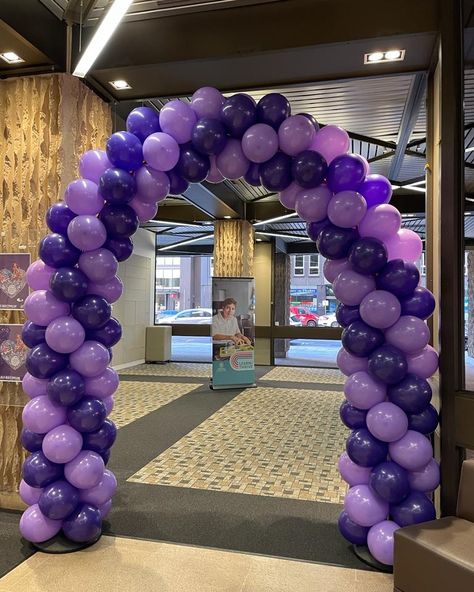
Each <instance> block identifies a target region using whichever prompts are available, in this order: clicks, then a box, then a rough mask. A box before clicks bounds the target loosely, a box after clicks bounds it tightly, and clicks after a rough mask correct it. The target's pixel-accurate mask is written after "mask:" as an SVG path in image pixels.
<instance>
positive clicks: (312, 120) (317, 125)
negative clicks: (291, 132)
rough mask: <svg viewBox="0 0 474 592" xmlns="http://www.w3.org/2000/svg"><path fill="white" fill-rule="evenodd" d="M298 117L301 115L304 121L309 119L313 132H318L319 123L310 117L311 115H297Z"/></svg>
mask: <svg viewBox="0 0 474 592" xmlns="http://www.w3.org/2000/svg"><path fill="white" fill-rule="evenodd" d="M298 115H302V116H303V117H306V119H309V120H310V121H311V123H312V124H313V127H314V131H316V132H319V123H318V122H317V121H316V119H315V118H314V117H313V116H312V115H311V113H298Z"/></svg>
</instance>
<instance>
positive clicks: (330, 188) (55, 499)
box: [20, 87, 438, 563]
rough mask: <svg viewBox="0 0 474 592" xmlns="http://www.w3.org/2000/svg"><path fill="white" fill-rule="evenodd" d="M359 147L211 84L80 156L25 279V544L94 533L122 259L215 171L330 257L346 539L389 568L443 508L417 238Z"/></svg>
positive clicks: (132, 120)
mask: <svg viewBox="0 0 474 592" xmlns="http://www.w3.org/2000/svg"><path fill="white" fill-rule="evenodd" d="M349 145H350V143H349V137H348V135H347V134H346V132H345V131H344V130H342V129H341V128H339V127H337V126H333V125H327V126H325V127H323V128H321V129H320V127H319V125H318V123H317V122H316V120H315V119H314V118H313V117H312V116H311V115H309V114H307V113H298V114H292V113H291V108H290V103H289V102H288V100H287V99H286V98H285V97H284V96H283V95H281V94H278V93H271V94H268V95H265V96H264V97H263V98H262V99H260V101H259V102H258V104H256V103H255V101H254V100H253V99H252V98H251V97H250V96H249V95H246V94H243V93H239V94H236V95H233V96H231V97H230V98H227V99H226V98H224V96H223V95H222V94H221V93H220V92H219V91H218V90H216V89H214V88H210V87H204V88H201V89H199V90H197V91H196V92H195V93H194V95H193V97H192V100H191V102H190V103H186V102H183V101H180V100H172V101H170V102H169V103H167V104H166V105H165V106H164V107H163V108H162V109H161V111H160V113H159V114H158V113H156V112H155V111H154V110H152V109H150V108H147V107H138V108H137V109H134V110H133V111H132V112H131V113H130V115H129V116H128V118H127V131H124V132H117V133H114V134H112V136H111V137H110V138H109V139H108V141H107V145H106V149H105V151H102V150H90V151H88V152H86V153H85V154H84V155H83V156H82V158H81V160H80V165H79V170H80V178H78V179H76V180H74V181H72V182H71V183H70V184H69V185H68V186H67V189H66V192H65V194H64V200H63V201H61V202H59V203H56V204H55V205H53V206H51V208H50V209H49V211H48V213H47V219H46V222H47V225H48V228H49V230H50V234H48V235H47V236H45V237H44V238H43V240H42V241H41V243H40V246H39V259H38V260H37V261H35V262H34V263H33V264H32V265H31V266H30V268H29V269H28V272H27V278H28V283H29V286H30V288H31V289H32V290H33V291H32V293H31V294H30V296H29V297H28V299H27V301H26V302H25V313H26V316H27V319H28V320H27V322H26V324H25V326H24V330H23V339H24V342H25V343H26V344H27V345H28V347H30V348H31V349H30V351H29V353H28V358H27V369H28V373H27V374H26V376H25V378H24V380H23V387H24V390H25V392H26V393H27V395H28V396H29V397H30V398H31V401H30V402H29V403H28V404H27V405H26V407H25V409H24V414H23V423H24V429H23V432H22V442H23V445H24V447H25V448H26V449H27V450H28V451H29V452H30V453H31V454H30V456H29V457H28V458H27V459H26V461H25V463H24V466H23V481H22V482H21V486H20V494H21V496H22V498H23V500H24V501H25V502H26V503H27V504H29V508H28V509H27V510H26V511H25V513H24V514H23V516H22V518H21V522H20V529H21V532H22V534H23V536H24V537H25V538H26V539H28V540H30V541H32V542H42V541H45V540H47V539H49V538H51V537H53V536H54V535H56V534H57V533H58V532H59V531H60V530H61V529H62V531H63V533H64V535H65V536H66V537H68V538H69V539H71V540H73V541H77V542H79V543H82V542H88V541H92V540H94V539H95V538H97V537H98V536H99V534H100V531H101V522H102V519H103V518H104V517H105V516H106V515H107V513H108V512H109V510H110V507H111V503H112V502H111V498H112V496H113V494H114V492H115V489H116V480H115V477H114V475H113V474H112V472H111V471H109V470H108V469H106V468H105V467H106V465H107V462H108V459H109V456H110V448H111V446H112V444H113V442H114V440H115V437H116V428H115V425H114V423H113V422H112V421H111V420H110V419H108V418H107V416H108V415H109V414H110V412H111V410H112V408H113V404H114V400H113V394H114V392H115V390H116V389H117V387H118V377H117V374H116V372H115V371H114V370H113V369H112V368H110V367H109V363H110V361H111V359H112V350H111V348H112V347H113V346H114V345H115V344H116V343H117V342H118V341H119V339H120V337H121V327H120V324H119V322H118V321H117V320H116V319H114V318H113V317H112V304H113V303H114V302H116V301H117V300H118V299H119V298H120V295H121V293H122V289H123V286H122V283H121V281H120V279H119V278H118V276H117V269H118V263H119V262H120V261H125V260H126V259H128V257H130V255H131V254H132V250H133V244H132V240H131V238H130V237H131V236H132V235H133V234H134V232H135V231H136V230H137V228H138V225H139V223H140V222H145V221H148V220H149V219H152V218H154V216H155V215H156V212H157V207H158V203H159V202H160V201H162V200H163V199H165V198H166V196H167V195H168V194H171V195H179V194H181V193H183V192H184V191H186V189H187V188H188V185H189V183H199V182H201V181H203V180H207V181H208V182H210V183H219V182H221V181H223V180H224V179H240V178H244V179H245V180H246V181H247V182H248V183H250V184H251V185H255V186H259V185H263V186H264V187H265V188H266V189H267V190H268V191H269V192H278V193H279V195H280V200H281V202H282V204H283V205H284V206H285V207H286V208H294V209H296V211H297V212H298V214H299V215H300V216H301V218H303V219H304V220H306V221H307V223H308V234H309V236H310V237H311V238H312V239H313V240H315V241H316V243H317V246H318V249H319V252H320V253H321V254H322V255H324V257H326V259H327V262H326V265H325V275H326V277H327V279H328V280H329V281H330V282H333V283H334V291H335V294H336V296H337V297H338V299H339V300H340V301H341V303H342V304H341V305H340V306H339V309H338V319H339V322H340V323H341V324H342V325H343V326H344V327H345V329H344V335H343V343H344V348H343V349H342V350H341V352H340V354H339V365H340V367H341V370H342V371H343V372H344V373H345V374H347V375H348V376H349V378H348V381H347V383H346V396H347V402H345V403H344V405H343V406H342V407H341V417H342V419H343V421H344V423H345V424H346V425H347V426H348V427H350V428H351V429H352V430H353V431H352V433H351V435H350V436H349V438H348V442H347V453H345V454H344V455H343V456H342V457H341V462H340V467H341V473H342V475H343V477H344V478H345V479H346V480H347V481H348V483H349V485H350V486H351V489H350V490H349V493H348V495H347V499H346V510H345V512H343V514H342V515H341V520H340V526H341V531H342V533H343V534H344V536H346V537H347V538H348V539H349V540H350V541H352V542H356V543H366V542H368V544H369V548H370V550H371V551H372V553H373V554H374V555H375V557H377V558H378V559H379V560H381V561H385V562H387V563H389V562H390V561H391V549H392V544H393V543H392V541H393V530H394V529H395V528H397V527H398V525H402V524H408V523H410V522H416V521H419V520H421V519H426V518H429V517H431V516H432V515H433V514H434V510H433V508H432V505H431V502H430V501H429V499H428V498H427V497H426V495H425V493H426V492H429V491H431V490H432V489H434V488H435V487H436V485H437V481H438V467H437V465H436V463H434V461H433V460H431V456H432V451H431V445H430V442H429V440H428V438H427V437H426V435H427V434H429V433H430V432H431V431H433V429H434V428H435V426H436V423H437V414H436V411H435V410H434V408H433V407H431V406H430V405H429V401H430V397H431V391H430V387H429V384H428V383H427V381H426V378H428V377H429V376H430V375H431V374H432V373H433V372H434V371H435V370H436V367H437V355H436V353H435V352H434V351H433V350H432V349H431V348H430V347H429V346H428V345H427V343H428V339H429V333H428V329H427V326H426V324H425V323H424V320H425V319H426V318H427V317H428V316H429V315H430V314H431V313H432V311H433V308H434V300H433V297H432V295H431V294H430V293H429V292H428V291H427V290H425V289H424V288H421V287H419V286H418V280H419V277H418V271H417V269H416V267H415V265H414V264H413V261H415V260H416V259H417V258H418V257H419V256H420V254H421V241H420V240H419V239H418V237H417V236H416V235H415V234H414V233H412V232H411V231H408V230H400V214H399V213H398V211H397V210H396V209H395V208H394V207H393V206H391V205H388V202H389V200H390V196H391V187H390V183H389V182H388V181H387V179H385V178H383V177H381V176H379V175H372V174H370V173H369V165H368V163H367V161H366V160H365V159H364V158H362V157H360V156H357V155H354V154H348V150H349ZM388 455H390V460H388V458H389V457H388ZM389 518H391V520H389Z"/></svg>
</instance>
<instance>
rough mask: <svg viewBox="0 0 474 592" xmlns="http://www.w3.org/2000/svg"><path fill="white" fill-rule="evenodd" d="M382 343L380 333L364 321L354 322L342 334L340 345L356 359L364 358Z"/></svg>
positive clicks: (382, 337) (382, 338)
mask: <svg viewBox="0 0 474 592" xmlns="http://www.w3.org/2000/svg"><path fill="white" fill-rule="evenodd" d="M383 342H384V335H383V333H382V331H379V330H378V329H374V328H373V327H370V326H369V325H367V324H366V323H364V321H354V322H353V323H351V324H350V325H349V326H348V327H346V328H345V329H344V331H343V332H342V345H343V346H344V347H345V349H347V351H348V352H349V353H350V354H352V355H354V356H357V357H358V358H366V357H368V356H370V354H371V353H372V352H373V351H374V350H376V349H377V348H378V347H380V346H381V345H382V344H383Z"/></svg>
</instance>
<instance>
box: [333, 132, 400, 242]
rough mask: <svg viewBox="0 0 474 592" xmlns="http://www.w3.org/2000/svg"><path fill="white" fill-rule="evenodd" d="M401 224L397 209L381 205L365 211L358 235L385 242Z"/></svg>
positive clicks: (388, 205)
mask: <svg viewBox="0 0 474 592" xmlns="http://www.w3.org/2000/svg"><path fill="white" fill-rule="evenodd" d="M323 129H324V128H323ZM401 223H402V218H401V216H400V212H399V211H398V210H397V208H395V207H393V206H392V205H390V204H381V205H378V206H375V207H373V208H369V209H368V210H367V213H366V214H365V216H364V218H363V219H362V220H361V222H360V224H359V234H360V236H372V237H374V238H378V239H379V240H381V241H385V240H388V239H389V238H390V237H391V236H394V235H395V234H396V233H397V232H398V231H399V230H400V225H401Z"/></svg>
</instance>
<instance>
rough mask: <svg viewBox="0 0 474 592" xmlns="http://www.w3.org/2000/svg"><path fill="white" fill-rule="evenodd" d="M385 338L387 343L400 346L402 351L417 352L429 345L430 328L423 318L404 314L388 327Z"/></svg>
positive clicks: (407, 352)
mask: <svg viewBox="0 0 474 592" xmlns="http://www.w3.org/2000/svg"><path fill="white" fill-rule="evenodd" d="M385 339H386V340H387V343H390V345H394V346H395V347H398V349H400V350H401V351H402V352H405V353H406V354H415V353H417V352H419V351H421V350H422V349H423V348H425V347H426V346H427V344H428V341H429V340H430V330H429V328H428V325H427V324H426V323H425V321H423V320H422V319H419V318H418V317H413V316H410V315H403V316H401V317H400V318H399V319H398V321H397V322H396V323H395V324H394V325H392V326H391V327H390V328H389V329H387V331H386V332H385Z"/></svg>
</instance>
